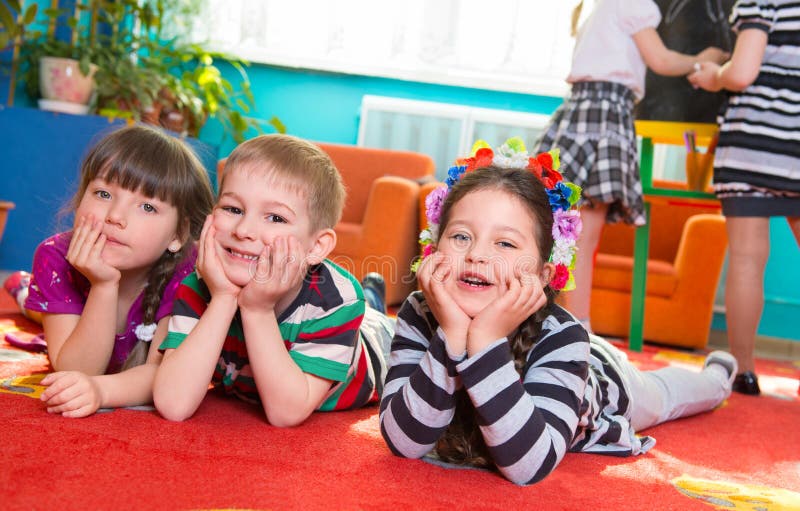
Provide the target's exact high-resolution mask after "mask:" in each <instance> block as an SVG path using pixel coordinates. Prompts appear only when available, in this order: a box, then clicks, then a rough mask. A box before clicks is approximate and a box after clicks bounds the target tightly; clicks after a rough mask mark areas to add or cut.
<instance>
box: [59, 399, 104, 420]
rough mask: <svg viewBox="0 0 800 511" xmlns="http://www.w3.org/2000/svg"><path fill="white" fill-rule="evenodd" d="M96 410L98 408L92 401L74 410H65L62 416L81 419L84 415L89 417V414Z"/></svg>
mask: <svg viewBox="0 0 800 511" xmlns="http://www.w3.org/2000/svg"><path fill="white" fill-rule="evenodd" d="M96 411H97V408H96V407H95V406H94V405H92V404H91V403H88V404H85V405H83V406H81V407H79V408H76V409H74V410H69V411H66V412H63V413H62V414H61V416H62V417H66V418H68V419H80V418H82V417H88V416H89V415H91V414H93V413H94V412H96Z"/></svg>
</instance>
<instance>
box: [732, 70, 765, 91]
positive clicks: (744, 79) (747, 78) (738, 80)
mask: <svg viewBox="0 0 800 511" xmlns="http://www.w3.org/2000/svg"><path fill="white" fill-rule="evenodd" d="M757 76H758V75H757V74H756V75H753V74H752V73H747V72H742V71H735V70H734V71H732V72H730V73H728V75H727V76H726V77H725V88H726V89H728V90H729V91H733V92H739V91H743V90H745V89H746V88H748V87H749V86H750V85H752V84H753V82H754V81H755V80H756V77H757Z"/></svg>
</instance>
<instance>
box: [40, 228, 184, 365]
mask: <svg viewBox="0 0 800 511" xmlns="http://www.w3.org/2000/svg"><path fill="white" fill-rule="evenodd" d="M71 239H72V231H69V232H62V233H60V234H56V235H55V236H53V237H51V238H48V239H46V240H44V241H43V242H42V243H41V244H39V246H38V247H37V248H36V253H35V254H34V256H33V270H32V271H31V285H30V290H29V293H28V298H27V299H26V300H25V308H26V309H29V310H34V311H39V312H42V313H45V314H77V315H80V314H81V313H82V312H83V307H84V305H85V304H86V298H87V297H88V296H89V287H90V284H89V280H88V279H87V278H86V277H84V276H83V274H81V273H80V272H79V271H78V270H76V269H75V268H74V267H73V266H72V265H71V264H69V262H67V258H66V256H67V250H68V249H69V243H70V240H71ZM196 258H197V251H196V250H192V252H191V254H190V255H189V257H187V258H186V259H185V260H184V261H182V262H181V263H179V264H178V267H177V269H176V271H175V273H174V274H173V275H172V278H171V279H170V281H169V283H168V284H167V286H166V287H165V288H164V294H163V296H162V297H161V303H160V304H159V306H158V311H156V317H155V321H156V323H158V321H159V320H161V318H163V317H165V316H168V315H170V314H171V313H172V302H173V301H174V300H175V293H176V292H177V290H178V286H179V285H180V283H181V280H183V278H184V277H186V275H188V274H189V273H191V272H192V270H194V263H195V259H196ZM143 299H144V291H142V293H140V294H139V296H138V297H136V300H134V302H133V305H131V308H130V310H129V311H128V321H127V324H126V328H125V331H124V332H123V333H121V334H117V336H116V339H115V341H114V350H113V351H112V353H111V360H109V362H108V367H107V368H106V374H110V373H117V372H119V370H120V369H121V368H122V366H123V364H124V363H125V360H126V359H127V358H128V355H129V354H130V352H131V350H132V349H133V346H134V345H135V344H136V341H137V338H136V327H137V326H139V325H140V324H141V323H142V315H143V311H142V300H143Z"/></svg>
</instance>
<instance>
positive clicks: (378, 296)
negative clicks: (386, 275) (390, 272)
mask: <svg viewBox="0 0 800 511" xmlns="http://www.w3.org/2000/svg"><path fill="white" fill-rule="evenodd" d="M361 287H363V288H364V298H366V300H367V305H369V306H370V307H372V308H373V309H375V310H376V311H378V312H382V313H384V314H386V282H385V281H384V280H383V276H382V275H381V274H380V273H375V272H372V273H367V274H366V275H364V278H363V279H362V280H361Z"/></svg>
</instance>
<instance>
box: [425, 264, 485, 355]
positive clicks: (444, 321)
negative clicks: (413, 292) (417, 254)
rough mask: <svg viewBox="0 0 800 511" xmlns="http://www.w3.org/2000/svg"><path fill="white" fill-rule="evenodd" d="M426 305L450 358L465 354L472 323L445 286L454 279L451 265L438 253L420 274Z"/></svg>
mask: <svg viewBox="0 0 800 511" xmlns="http://www.w3.org/2000/svg"><path fill="white" fill-rule="evenodd" d="M417 278H418V279H419V283H420V287H421V288H422V292H423V293H424V294H425V301H426V302H427V304H428V306H429V307H430V309H431V312H432V313H433V315H434V317H436V320H437V321H438V322H439V326H440V327H441V328H442V330H443V331H444V334H445V337H446V339H445V340H446V342H447V347H448V351H449V352H450V354H451V355H460V354H462V353H464V350H465V349H466V342H467V332H468V331H469V327H470V322H471V321H472V319H471V318H470V317H469V316H468V315H467V313H466V312H464V310H463V309H461V307H459V305H458V304H457V303H456V301H455V300H454V299H453V297H452V295H451V294H450V292H449V291H448V290H447V288H446V285H445V284H446V283H447V282H448V281H449V280H451V279H453V278H454V274H453V268H452V263H451V261H450V260H449V259H448V258H447V256H444V255H442V254H440V253H438V252H434V253H433V254H431V255H430V256H428V257H426V258H425V259H424V260H423V261H422V264H420V267H419V270H418V271H417Z"/></svg>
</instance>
